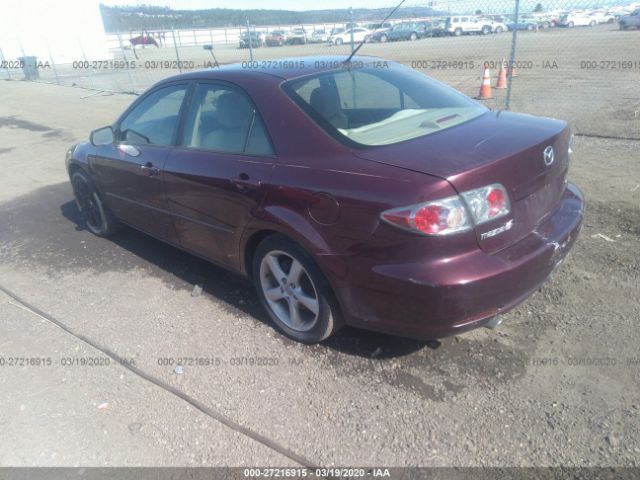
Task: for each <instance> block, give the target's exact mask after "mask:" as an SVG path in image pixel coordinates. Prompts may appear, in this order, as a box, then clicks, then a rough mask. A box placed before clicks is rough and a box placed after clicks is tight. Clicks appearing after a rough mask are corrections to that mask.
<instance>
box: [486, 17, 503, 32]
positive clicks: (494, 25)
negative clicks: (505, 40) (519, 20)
mask: <svg viewBox="0 0 640 480" xmlns="http://www.w3.org/2000/svg"><path fill="white" fill-rule="evenodd" d="M481 20H482V21H483V22H485V23H486V24H487V25H489V27H490V28H491V33H502V32H506V31H507V30H509V29H508V28H507V25H506V24H505V23H502V22H498V21H496V20H492V19H491V18H486V17H482V18H481Z"/></svg>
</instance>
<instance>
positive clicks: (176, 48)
mask: <svg viewBox="0 0 640 480" xmlns="http://www.w3.org/2000/svg"><path fill="white" fill-rule="evenodd" d="M171 35H172V36H173V47H174V48H175V50H176V60H177V61H178V68H179V69H180V73H182V62H181V61H180V52H178V44H177V43H176V31H175V30H174V29H173V28H172V29H171Z"/></svg>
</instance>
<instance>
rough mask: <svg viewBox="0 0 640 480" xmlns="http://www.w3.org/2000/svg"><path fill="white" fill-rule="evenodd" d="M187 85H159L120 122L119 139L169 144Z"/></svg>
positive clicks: (128, 141)
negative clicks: (160, 86)
mask: <svg viewBox="0 0 640 480" xmlns="http://www.w3.org/2000/svg"><path fill="white" fill-rule="evenodd" d="M186 90H187V86H186V85H172V86H169V87H163V88H159V89H158V90H156V91H154V92H152V93H150V94H149V95H147V96H146V97H145V98H144V99H143V100H142V101H141V102H140V103H139V104H138V105H136V106H135V107H134V108H133V110H132V111H131V112H129V113H128V114H127V116H126V117H125V118H124V120H122V122H120V127H119V131H120V135H119V137H120V138H119V140H120V141H123V142H126V143H131V144H136V145H140V144H151V145H171V144H172V142H173V136H174V134H175V131H176V127H177V126H178V117H179V114H180V107H181V106H182V101H183V99H184V95H185V92H186Z"/></svg>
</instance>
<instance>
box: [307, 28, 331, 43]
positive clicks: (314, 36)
mask: <svg viewBox="0 0 640 480" xmlns="http://www.w3.org/2000/svg"><path fill="white" fill-rule="evenodd" d="M327 40H329V33H328V32H327V31H326V30H324V29H318V30H314V31H313V32H312V33H311V35H310V36H309V38H308V41H309V42H311V43H325V42H326V41H327Z"/></svg>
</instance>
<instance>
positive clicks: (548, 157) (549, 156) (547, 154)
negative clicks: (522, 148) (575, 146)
mask: <svg viewBox="0 0 640 480" xmlns="http://www.w3.org/2000/svg"><path fill="white" fill-rule="evenodd" d="M542 159H543V160H544V164H545V165H546V166H547V167H548V166H549V165H551V164H552V163H553V160H554V154H553V147H552V146H551V145H549V146H548V147H547V148H545V149H544V152H542Z"/></svg>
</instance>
